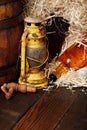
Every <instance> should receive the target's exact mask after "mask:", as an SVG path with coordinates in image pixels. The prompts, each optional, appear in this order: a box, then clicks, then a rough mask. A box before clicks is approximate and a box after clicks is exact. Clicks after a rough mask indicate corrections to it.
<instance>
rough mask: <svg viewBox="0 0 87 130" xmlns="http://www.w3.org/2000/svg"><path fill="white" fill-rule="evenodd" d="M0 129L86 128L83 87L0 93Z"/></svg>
mask: <svg viewBox="0 0 87 130" xmlns="http://www.w3.org/2000/svg"><path fill="white" fill-rule="evenodd" d="M0 130H87V90H85V91H84V92H82V89H76V91H75V92H74V93H72V92H71V91H70V90H67V89H66V88H58V89H54V90H52V91H47V92H43V91H38V92H37V93H33V94H32V93H26V94H21V93H15V94H14V95H13V98H12V99H11V100H8V101H7V100H6V99H5V97H4V95H3V93H2V92H1V93H0Z"/></svg>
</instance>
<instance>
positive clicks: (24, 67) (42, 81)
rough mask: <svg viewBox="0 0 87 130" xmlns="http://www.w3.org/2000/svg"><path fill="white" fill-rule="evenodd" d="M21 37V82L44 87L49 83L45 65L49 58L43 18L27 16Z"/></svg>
mask: <svg viewBox="0 0 87 130" xmlns="http://www.w3.org/2000/svg"><path fill="white" fill-rule="evenodd" d="M24 22H25V29H24V33H23V35H22V39H21V56H20V57H21V69H20V77H19V84H26V85H32V86H36V87H37V88H44V87H46V86H47V84H48V79H47V75H46V74H45V71H44V67H45V64H46V62H47V60H48V49H47V45H46V44H47V43H46V29H45V26H44V24H43V19H42V18H38V17H36V18H33V17H30V16H29V17H26V18H25V19H24Z"/></svg>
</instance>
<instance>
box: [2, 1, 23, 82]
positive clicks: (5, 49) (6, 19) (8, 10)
mask: <svg viewBox="0 0 87 130" xmlns="http://www.w3.org/2000/svg"><path fill="white" fill-rule="evenodd" d="M22 10H23V8H22V3H21V0H0V84H3V83H4V82H10V81H15V80H16V79H17V74H18V70H17V61H18V55H19V52H18V51H19V49H18V48H19V44H20V39H21V35H22V33H23V29H24V26H23V25H24V22H23V17H22Z"/></svg>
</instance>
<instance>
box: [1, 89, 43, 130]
mask: <svg viewBox="0 0 87 130" xmlns="http://www.w3.org/2000/svg"><path fill="white" fill-rule="evenodd" d="M42 94H43V92H42V91H40V92H37V93H35V94H34V93H26V94H21V93H15V94H14V95H13V97H12V99H10V100H6V99H5V97H4V94H3V93H2V92H1V91H0V130H11V129H12V128H13V127H14V125H15V124H16V123H17V122H18V121H19V120H20V119H21V117H22V116H23V115H24V114H25V113H26V111H28V109H30V108H31V107H32V106H33V104H34V103H35V102H36V101H37V100H38V99H39V98H40V97H41V95H42Z"/></svg>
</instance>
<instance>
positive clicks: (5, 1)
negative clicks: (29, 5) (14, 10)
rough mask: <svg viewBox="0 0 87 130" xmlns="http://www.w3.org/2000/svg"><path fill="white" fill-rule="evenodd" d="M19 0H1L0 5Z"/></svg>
mask: <svg viewBox="0 0 87 130" xmlns="http://www.w3.org/2000/svg"><path fill="white" fill-rule="evenodd" d="M16 1H18V0H0V5H4V4H8V3H11V2H16Z"/></svg>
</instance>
